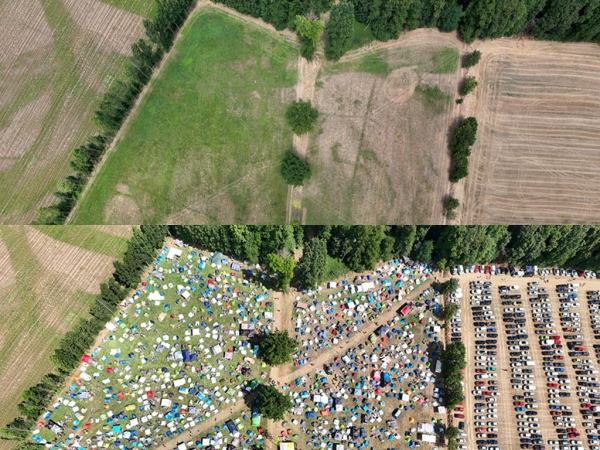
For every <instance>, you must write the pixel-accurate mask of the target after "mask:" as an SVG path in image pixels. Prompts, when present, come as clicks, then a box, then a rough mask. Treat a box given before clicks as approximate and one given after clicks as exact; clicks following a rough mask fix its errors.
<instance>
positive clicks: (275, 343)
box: [260, 331, 298, 366]
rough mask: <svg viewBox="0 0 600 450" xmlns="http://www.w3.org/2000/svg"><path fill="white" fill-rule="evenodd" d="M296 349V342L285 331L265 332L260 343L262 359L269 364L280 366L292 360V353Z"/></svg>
mask: <svg viewBox="0 0 600 450" xmlns="http://www.w3.org/2000/svg"><path fill="white" fill-rule="evenodd" d="M297 349H298V343H297V342H296V340H295V339H292V338H291V337H290V336H289V335H288V332H287V331H275V332H273V333H269V334H267V335H266V336H265V337H264V339H263V341H262V342H261V344H260V351H261V354H262V358H263V359H264V361H265V362H266V363H267V364H268V365H270V366H280V365H281V364H287V363H291V362H292V354H293V353H295V352H296V350H297Z"/></svg>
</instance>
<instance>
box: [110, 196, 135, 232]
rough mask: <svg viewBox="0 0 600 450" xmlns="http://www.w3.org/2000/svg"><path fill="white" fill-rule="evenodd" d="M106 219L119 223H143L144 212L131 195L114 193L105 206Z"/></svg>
mask: <svg viewBox="0 0 600 450" xmlns="http://www.w3.org/2000/svg"><path fill="white" fill-rule="evenodd" d="M104 221H105V222H107V223H113V224H118V225H124V224H141V223H142V213H141V212H140V209H139V208H138V206H137V204H136V203H135V200H133V199H132V198H131V197H127V196H125V195H114V196H113V197H112V198H111V199H110V200H109V201H108V203H107V204H106V206H105V207H104Z"/></svg>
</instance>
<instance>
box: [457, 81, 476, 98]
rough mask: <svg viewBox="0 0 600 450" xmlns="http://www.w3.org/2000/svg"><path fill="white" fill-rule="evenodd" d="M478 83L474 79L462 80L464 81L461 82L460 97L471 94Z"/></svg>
mask: <svg viewBox="0 0 600 450" xmlns="http://www.w3.org/2000/svg"><path fill="white" fill-rule="evenodd" d="M478 84H479V83H477V80H476V79H475V77H467V78H465V79H464V81H463V82H462V85H461V86H460V91H459V92H460V95H462V96H463V97H464V96H465V95H468V94H470V93H471V92H473V91H474V90H475V88H476V87H477V85H478Z"/></svg>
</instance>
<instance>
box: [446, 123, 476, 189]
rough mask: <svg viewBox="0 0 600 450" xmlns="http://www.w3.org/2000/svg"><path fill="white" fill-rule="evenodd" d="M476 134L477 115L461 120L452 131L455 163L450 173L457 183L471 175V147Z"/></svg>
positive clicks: (451, 146) (451, 147)
mask: <svg viewBox="0 0 600 450" xmlns="http://www.w3.org/2000/svg"><path fill="white" fill-rule="evenodd" d="M476 136H477V120H476V119H475V117H468V118H466V119H463V120H461V121H460V122H459V124H458V126H457V127H456V128H455V129H454V130H453V131H452V136H451V138H450V145H449V146H450V152H451V153H452V159H453V163H454V169H453V170H452V174H451V175H450V181H451V182H452V183H457V182H458V181H459V180H461V179H463V178H465V177H466V176H467V175H469V156H470V155H471V148H470V147H471V146H472V145H473V144H474V143H475V139H476Z"/></svg>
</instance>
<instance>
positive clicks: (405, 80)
mask: <svg viewBox="0 0 600 450" xmlns="http://www.w3.org/2000/svg"><path fill="white" fill-rule="evenodd" d="M418 83H419V76H418V75H417V74H416V73H415V71H414V70H412V69H410V68H408V67H403V68H402V69H397V70H394V71H393V72H392V73H390V74H389V75H388V77H387V78H386V80H385V93H386V94H387V96H388V98H389V99H390V100H391V101H393V102H405V101H406V100H408V99H409V98H410V97H411V96H412V95H413V92H415V88H416V87H417V84H418Z"/></svg>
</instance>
